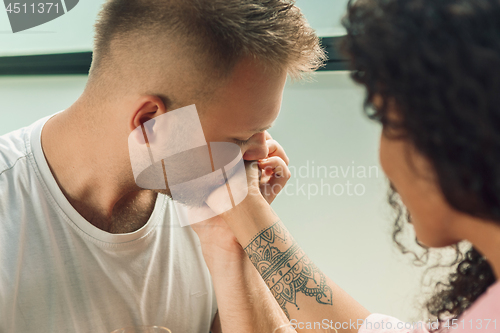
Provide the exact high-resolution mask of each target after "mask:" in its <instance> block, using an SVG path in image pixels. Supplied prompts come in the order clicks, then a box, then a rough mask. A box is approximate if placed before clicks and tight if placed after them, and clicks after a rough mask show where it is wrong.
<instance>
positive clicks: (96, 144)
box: [41, 106, 157, 233]
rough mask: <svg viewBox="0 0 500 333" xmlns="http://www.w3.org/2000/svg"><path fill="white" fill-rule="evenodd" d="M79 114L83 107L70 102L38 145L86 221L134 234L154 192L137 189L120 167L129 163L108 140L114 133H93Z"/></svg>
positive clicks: (143, 220)
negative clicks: (123, 160)
mask: <svg viewBox="0 0 500 333" xmlns="http://www.w3.org/2000/svg"><path fill="white" fill-rule="evenodd" d="M82 112H87V111H86V110H78V109H77V107H76V106H72V107H71V108H69V109H67V110H65V111H64V112H62V113H60V114H57V115H56V116H54V117H53V118H51V119H49V121H48V122H47V123H46V124H45V126H44V127H43V131H42V135H41V137H42V148H43V151H44V154H45V157H46V159H47V163H48V165H49V168H50V170H51V172H52V175H53V176H54V178H55V179H56V182H57V184H58V185H59V187H60V188H61V191H62V192H63V193H64V195H65V197H66V198H67V199H68V201H69V202H70V203H71V205H72V206H73V207H74V208H75V210H76V211H78V213H80V215H82V216H83V217H84V218H85V219H86V220H87V221H88V222H90V223H91V224H93V225H94V226H96V227H97V228H99V229H102V230H104V231H107V232H111V233H127V232H133V231H135V230H137V229H139V228H141V227H142V226H143V225H144V224H145V223H146V222H147V221H148V219H149V217H150V216H151V214H152V212H153V209H154V205H155V202H156V197H157V194H156V193H154V192H152V191H149V190H140V189H138V188H136V187H135V184H134V183H133V177H132V175H131V171H130V170H128V169H126V168H123V167H122V168H120V166H123V165H127V164H126V163H123V162H122V160H120V154H119V153H120V152H119V151H118V149H116V147H113V142H112V141H110V140H109V138H110V137H111V138H113V137H114V133H104V132H101V133H100V134H101V135H96V133H99V132H98V131H94V129H92V128H91V125H90V124H93V123H92V122H91V121H88V122H87V121H86V119H85V118H84V117H81V116H78V115H79V113H80V114H81V113H82ZM103 121H104V122H105V121H106V120H103ZM96 125H102V126H103V127H105V123H104V124H102V123H100V124H96ZM109 127H110V128H112V127H111V126H109ZM107 135H109V137H108V136H107ZM113 148H114V149H113ZM126 179H132V183H130V182H127V181H124V180H126Z"/></svg>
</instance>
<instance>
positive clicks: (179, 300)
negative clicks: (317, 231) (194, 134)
mask: <svg viewBox="0 0 500 333" xmlns="http://www.w3.org/2000/svg"><path fill="white" fill-rule="evenodd" d="M95 28H96V34H95V44H94V58H93V62H92V67H91V70H90V73H89V78H88V83H87V85H86V87H85V90H84V92H83V94H82V95H81V97H80V98H79V99H78V100H77V101H76V102H75V103H74V104H73V105H71V106H70V107H69V108H67V109H66V110H64V111H62V112H58V113H56V114H54V115H52V116H50V117H46V118H43V119H40V120H39V121H37V122H36V123H34V124H33V125H31V126H29V127H26V128H22V129H20V130H17V131H14V132H11V133H9V134H6V135H4V136H2V137H0V221H1V224H0V266H1V267H0V270H1V272H2V273H1V274H0V296H1V297H0V318H1V320H0V331H2V332H110V331H112V330H115V329H118V328H121V327H125V326H138V325H159V326H166V327H168V328H170V329H171V330H172V331H173V332H207V331H208V330H209V329H210V328H212V329H213V330H214V331H220V322H222V329H223V330H224V331H226V332H237V331H242V332H243V331H248V330H245V327H246V326H245V325H248V326H250V324H251V319H252V318H250V317H249V316H250V315H249V313H250V312H249V311H247V310H246V308H245V306H242V305H244V304H247V303H248V302H249V300H248V296H247V297H240V298H238V297H237V296H238V295H236V293H238V292H239V293H241V295H248V294H249V293H250V291H249V290H250V289H252V290H253V291H260V292H261V293H262V294H265V296H266V297H255V299H256V300H255V302H260V303H261V304H260V305H262V306H259V309H262V307H263V306H266V307H268V308H269V309H270V311H275V312H274V313H275V314H276V316H272V318H271V319H269V320H271V321H274V320H276V321H280V320H283V314H282V313H281V310H280V309H279V307H277V304H276V302H275V301H274V299H273V298H272V296H271V295H270V293H269V291H268V290H267V289H266V287H265V285H264V284H263V283H262V280H261V279H260V277H259V275H258V273H257V271H256V270H255V269H253V267H252V265H251V264H250V263H249V261H248V259H247V258H246V257H245V255H244V253H243V252H242V249H241V247H240V248H239V249H234V248H233V249H225V248H224V247H223V246H221V245H220V244H214V242H211V241H210V239H211V233H212V232H214V229H213V228H203V227H202V226H201V227H200V226H199V227H198V228H197V233H198V236H199V239H198V238H197V236H196V234H195V233H194V232H193V230H192V229H191V228H189V227H188V228H180V227H179V226H178V221H177V220H176V218H177V217H176V214H175V210H174V209H173V206H172V200H171V199H170V198H169V197H168V196H165V195H164V194H162V193H158V192H155V191H150V190H143V189H141V188H139V187H138V186H137V185H136V184H135V182H134V177H133V175H132V169H131V164H130V158H129V152H128V144H127V138H128V136H129V134H130V133H131V132H132V131H133V130H134V129H135V128H137V127H138V126H140V125H141V124H142V123H144V122H145V121H147V120H149V119H152V118H154V117H157V116H159V115H162V114H165V113H166V112H168V111H171V110H175V109H178V108H180V107H183V106H187V105H191V104H195V105H196V107H197V109H198V111H199V114H200V120H201V123H202V126H203V131H204V134H205V138H206V141H207V142H216V141H229V142H235V143H238V144H240V145H241V149H242V153H243V156H244V159H245V160H257V159H262V158H265V157H268V156H270V157H273V158H279V159H283V160H286V155H285V154H284V152H283V150H282V148H281V147H280V146H279V144H277V143H276V142H275V141H273V140H271V138H270V136H269V135H268V134H267V133H266V132H265V130H266V129H267V128H269V127H270V126H271V125H272V123H273V122H274V120H275V119H276V117H277V115H278V112H279V110H280V104H281V98H282V91H283V87H284V84H285V80H286V77H287V75H288V74H291V75H293V76H297V75H299V74H300V73H301V72H308V71H311V70H314V69H315V68H317V66H318V65H319V64H320V63H321V60H322V58H323V53H322V51H321V49H320V47H319V45H318V38H317V37H316V36H315V34H314V32H313V30H312V29H311V28H310V27H309V26H308V25H307V23H306V21H305V20H304V18H303V17H302V15H301V13H300V11H299V9H298V8H297V7H295V6H294V5H293V4H292V3H291V2H289V1H284V0H271V1H269V0H268V1H250V0H225V1H213V0H162V1H159V0H158V1H156V0H128V1H125V0H110V1H108V2H106V3H105V4H104V6H103V8H102V10H101V12H100V14H99V18H98V21H97V23H96V25H95ZM167 193H168V191H167ZM268 199H269V201H272V199H273V198H271V197H270V198H268ZM216 222H217V221H216ZM219 222H220V221H219ZM220 232H227V229H224V228H221V229H220ZM219 236H220V235H219ZM227 236H228V237H231V235H227ZM200 240H201V242H200ZM200 245H201V246H202V247H201V246H200ZM202 251H203V252H202ZM203 255H204V257H203ZM204 259H206V263H205V262H204ZM206 264H208V268H209V269H210V272H212V273H219V274H215V276H216V277H215V278H214V281H213V283H214V286H215V291H216V294H217V298H218V299H220V301H219V304H218V307H219V310H220V317H221V320H220V322H219V320H218V319H217V318H216V316H215V313H216V311H217V305H216V301H215V295H214V292H213V288H212V281H211V279H210V276H209V271H208V270H207V265H206ZM222 270H224V271H223V272H224V274H220V272H221V271H222ZM256 274H257V275H256ZM235 276H237V277H238V279H237V282H235V280H234V277H235ZM228 281H232V282H231V283H232V285H231V288H230V291H229V289H225V287H226V286H228V285H227V282H228ZM228 292H231V293H232V295H231V297H226V296H227V293H228ZM219 295H220V297H219ZM276 307H277V310H276ZM231 308H238V309H240V310H238V311H241V313H242V314H241V316H240V315H238V312H236V311H235V312H234V313H233V316H231V311H229V310H230V309H231ZM244 314H246V316H245V315H244ZM214 318H215V319H214Z"/></svg>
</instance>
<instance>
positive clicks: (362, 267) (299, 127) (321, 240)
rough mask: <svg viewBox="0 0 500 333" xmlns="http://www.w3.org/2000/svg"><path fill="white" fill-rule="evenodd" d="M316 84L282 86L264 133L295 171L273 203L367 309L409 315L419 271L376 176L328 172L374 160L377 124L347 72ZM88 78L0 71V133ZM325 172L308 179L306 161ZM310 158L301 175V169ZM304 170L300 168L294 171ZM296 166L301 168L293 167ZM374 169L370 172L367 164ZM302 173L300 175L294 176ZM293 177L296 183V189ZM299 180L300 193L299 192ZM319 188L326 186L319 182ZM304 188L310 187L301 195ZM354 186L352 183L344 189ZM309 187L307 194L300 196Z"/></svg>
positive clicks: (42, 111) (70, 94) (49, 107)
mask: <svg viewBox="0 0 500 333" xmlns="http://www.w3.org/2000/svg"><path fill="white" fill-rule="evenodd" d="M314 79H315V82H310V83H295V84H287V87H286V89H285V96H284V101H283V107H282V110H281V113H280V116H279V118H278V121H277V122H276V125H275V127H274V128H272V129H271V130H270V132H271V134H272V135H273V136H274V138H275V139H277V140H278V141H279V142H280V143H281V144H282V145H283V146H284V147H285V149H286V151H287V154H288V156H289V157H290V160H291V166H292V167H294V168H296V171H297V174H296V176H295V177H294V178H293V179H292V180H290V182H289V185H288V186H287V188H285V190H286V192H287V193H284V192H283V193H282V194H280V195H279V196H278V198H277V199H276V201H275V203H274V204H273V206H274V207H275V210H276V212H277V213H278V214H279V215H280V217H281V218H282V220H283V221H284V223H285V224H286V225H287V226H288V228H289V229H290V231H291V232H292V234H293V235H294V237H295V238H296V239H297V241H298V242H299V244H300V245H301V246H302V247H303V248H304V250H305V251H306V252H307V253H308V255H309V256H310V257H311V258H312V260H313V261H314V262H315V263H316V264H317V265H318V266H319V267H320V268H321V269H322V270H323V271H324V272H325V273H326V274H327V275H328V276H329V277H330V278H332V279H333V280H334V281H336V282H337V283H338V284H339V285H340V286H341V287H342V288H344V289H345V290H346V291H347V292H349V293H350V294H351V295H353V296H354V297H355V298H356V299H357V300H358V301H359V302H361V303H362V304H363V305H364V306H365V307H367V308H368V310H370V311H373V312H381V313H386V314H391V315H393V316H396V317H399V318H401V319H402V320H403V319H407V320H408V319H410V318H412V317H413V315H414V314H415V313H416V312H415V311H414V308H413V305H414V304H413V295H415V294H416V292H417V291H418V290H419V288H418V285H419V281H418V278H419V274H417V273H418V270H415V269H413V268H412V267H411V265H410V264H409V263H408V262H409V258H403V257H402V256H401V255H399V254H398V252H397V251H396V250H395V249H394V247H393V245H392V243H391V240H390V227H391V224H392V221H391V220H390V219H389V218H388V216H389V213H388V212H389V211H388V209H387V205H386V204H385V193H386V185H385V180H384V178H383V176H382V172H381V170H379V172H380V174H379V177H378V178H377V177H375V175H374V174H373V171H372V178H360V177H357V176H358V175H356V174H355V177H352V174H350V169H349V172H348V173H349V175H346V177H343V176H342V174H340V177H339V178H332V177H329V176H330V171H331V170H333V169H334V168H332V167H335V166H336V167H338V168H339V169H340V167H343V168H344V171H346V168H347V167H352V166H353V165H354V166H356V167H357V169H356V171H359V169H358V167H365V168H369V167H371V166H378V162H377V144H378V136H379V128H378V126H377V125H376V124H373V123H371V122H369V121H368V120H366V119H365V117H364V116H363V114H362V111H361V104H362V98H363V91H362V90H361V89H360V88H359V87H355V86H354V84H353V83H351V81H350V79H349V78H348V74H347V73H345V72H336V73H334V72H323V73H318V74H316V75H315V76H314ZM85 82H86V76H82V75H80V76H45V77H0V134H3V133H6V132H8V131H10V130H14V129H17V128H19V127H21V126H25V125H28V124H30V123H32V122H33V121H35V120H37V119H39V118H41V117H43V116H46V115H49V114H52V113H54V112H56V111H59V110H62V109H65V108H67V107H68V106H70V105H71V103H72V102H73V101H75V100H76V99H77V98H78V96H79V95H80V93H81V92H82V90H83V87H84V85H85ZM313 162H314V165H315V166H325V167H327V168H328V170H329V175H328V176H327V177H322V178H318V177H312V170H311V166H312V165H313ZM307 163H309V166H310V168H309V176H308V177H307V175H306V173H305V172H306V170H305V166H307ZM300 167H302V169H300ZM299 170H301V174H299ZM372 170H373V169H372ZM301 176H302V177H301ZM321 181H323V184H328V185H329V186H330V188H332V187H333V186H335V185H336V184H340V185H337V187H336V188H335V190H336V191H337V194H340V190H341V185H342V186H343V187H344V191H347V188H346V187H347V185H346V184H347V181H349V182H351V183H352V184H357V185H358V188H357V189H358V194H361V192H362V191H361V190H362V188H364V193H363V194H362V195H351V196H350V195H348V194H347V193H346V192H344V194H342V195H335V194H330V195H327V193H326V187H324V193H323V195H319V194H316V195H313V194H314V190H315V185H316V186H319V185H321ZM297 182H298V186H297ZM301 185H303V186H304V187H302V189H303V191H299V192H297V188H300V186H301ZM325 186H326V185H325ZM308 188H309V192H308ZM352 190H353V189H352V188H351V191H352ZM308 193H309V195H310V197H308Z"/></svg>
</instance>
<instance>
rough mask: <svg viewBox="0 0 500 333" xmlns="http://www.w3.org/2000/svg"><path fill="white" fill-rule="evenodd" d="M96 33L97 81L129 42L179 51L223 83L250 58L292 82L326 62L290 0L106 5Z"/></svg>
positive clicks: (114, 0) (112, 1) (113, 1)
mask: <svg viewBox="0 0 500 333" xmlns="http://www.w3.org/2000/svg"><path fill="white" fill-rule="evenodd" d="M94 27H95V39H94V56H93V57H94V58H93V65H92V69H91V72H95V73H96V74H97V76H100V74H103V72H106V71H107V70H108V69H109V68H111V67H113V63H114V61H115V60H113V54H114V53H115V52H114V51H113V45H120V47H122V48H123V46H125V48H124V49H127V48H126V46H127V44H128V42H129V41H137V40H142V39H144V40H148V41H153V42H154V43H171V44H169V45H172V44H175V45H180V46H181V47H184V49H185V50H188V52H187V53H186V57H195V58H196V61H197V62H200V63H202V65H200V66H202V67H200V68H204V70H205V71H207V72H210V75H216V76H221V77H224V76H227V75H228V74H229V73H230V72H231V70H232V69H233V67H234V65H235V64H236V63H237V62H238V61H239V60H241V59H243V58H246V57H250V58H254V59H256V60H257V61H258V62H259V63H262V64H263V65H265V66H266V67H268V68H272V69H278V70H286V71H287V73H288V74H289V75H290V76H292V77H300V76H301V73H305V72H311V71H314V70H316V69H317V68H319V67H320V66H321V65H322V63H323V61H324V59H325V54H324V52H323V50H322V48H321V47H320V45H319V39H318V37H317V36H316V34H315V32H314V30H313V29H312V28H311V27H310V26H309V25H308V23H307V21H306V20H305V18H304V17H303V15H302V13H301V11H300V9H299V8H297V7H296V6H295V4H294V1H292V0H108V1H107V2H106V3H105V4H104V5H103V7H102V9H101V11H100V13H99V17H98V20H97V22H96V24H95V26H94ZM167 40H169V42H168V41H167ZM127 52H131V53H133V52H142V53H144V52H147V49H146V50H144V49H142V50H138V49H134V48H132V47H131V48H129V49H127ZM158 56H160V55H158Z"/></svg>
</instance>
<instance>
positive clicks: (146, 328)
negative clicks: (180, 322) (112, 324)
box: [111, 326, 172, 333]
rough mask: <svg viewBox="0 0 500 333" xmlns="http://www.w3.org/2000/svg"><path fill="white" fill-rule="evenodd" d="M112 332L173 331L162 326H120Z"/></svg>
mask: <svg viewBox="0 0 500 333" xmlns="http://www.w3.org/2000/svg"><path fill="white" fill-rule="evenodd" d="M111 333H172V331H171V330H169V329H168V328H166V327H160V326H130V327H124V328H119V329H117V330H114V331H113V332H111Z"/></svg>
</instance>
